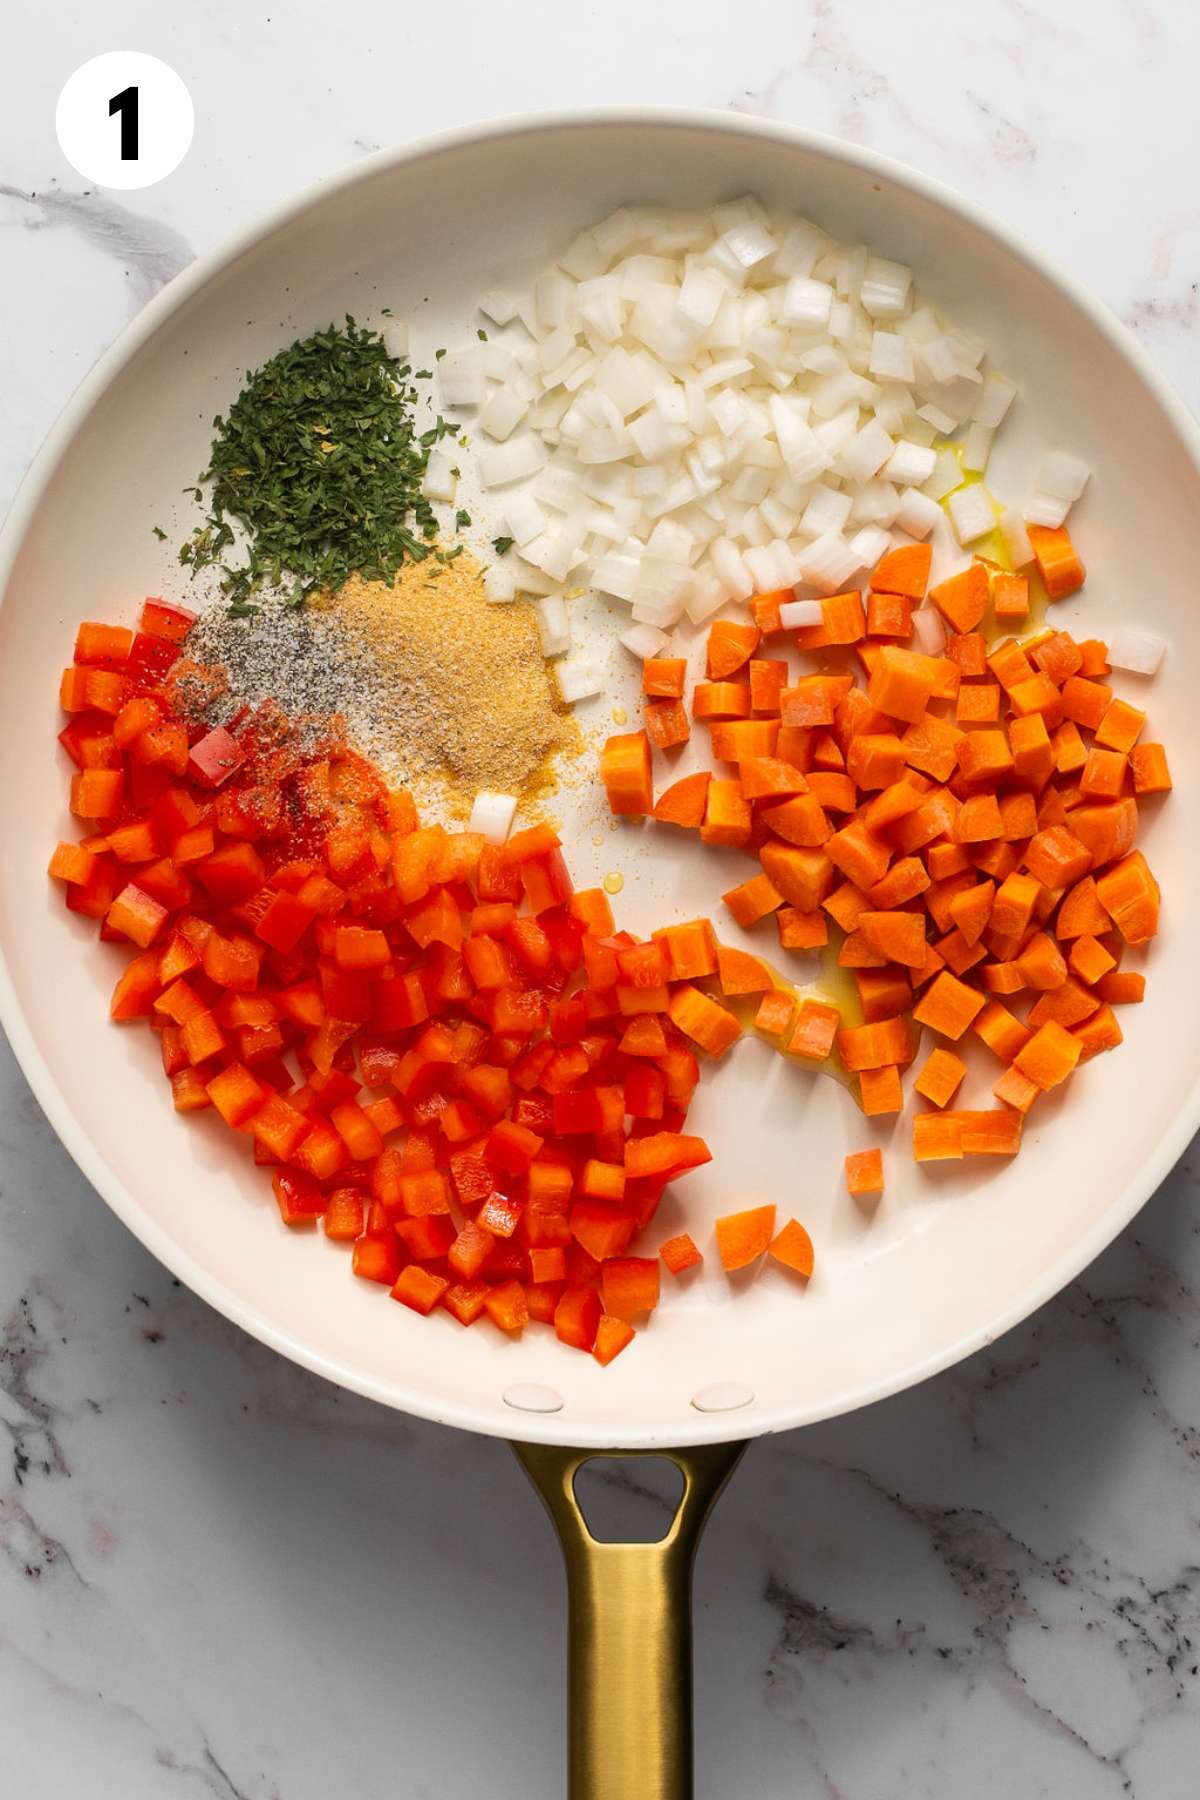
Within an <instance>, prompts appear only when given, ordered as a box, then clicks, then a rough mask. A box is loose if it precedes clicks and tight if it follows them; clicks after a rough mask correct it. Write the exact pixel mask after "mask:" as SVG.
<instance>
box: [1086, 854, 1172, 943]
mask: <svg viewBox="0 0 1200 1800" xmlns="http://www.w3.org/2000/svg"><path fill="white" fill-rule="evenodd" d="M1096 896H1097V899H1098V900H1099V902H1100V904H1101V906H1102V907H1103V908H1104V909H1105V911H1106V912H1107V913H1108V914H1109V916H1110V917H1111V919H1112V922H1113V924H1114V925H1115V926H1116V928H1117V930H1118V931H1119V932H1120V933H1121V936H1122V937H1123V938H1124V939H1125V942H1126V943H1127V944H1145V943H1147V942H1149V940H1150V939H1151V938H1152V937H1153V936H1154V935H1155V933H1156V932H1157V930H1158V915H1159V906H1160V895H1159V888H1158V883H1157V881H1155V879H1154V877H1153V875H1152V874H1151V873H1150V868H1149V865H1148V864H1147V862H1146V859H1145V857H1144V856H1143V855H1142V853H1141V851H1140V850H1135V851H1133V853H1132V854H1131V855H1129V856H1126V857H1125V858H1124V860H1123V861H1121V862H1119V863H1118V864H1117V865H1116V867H1115V868H1112V869H1106V870H1105V871H1104V873H1103V874H1102V875H1100V876H1098V877H1097V880H1096Z"/></svg>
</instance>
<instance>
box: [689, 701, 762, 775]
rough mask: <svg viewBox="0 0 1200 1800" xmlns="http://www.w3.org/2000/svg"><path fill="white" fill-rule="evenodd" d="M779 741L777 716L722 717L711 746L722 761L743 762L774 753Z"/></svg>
mask: <svg viewBox="0 0 1200 1800" xmlns="http://www.w3.org/2000/svg"><path fill="white" fill-rule="evenodd" d="M662 704H667V702H663V703H662ZM670 704H678V702H671V703H670ZM778 741H779V721H778V720H777V719H721V720H717V721H715V722H714V723H713V725H712V727H711V733H710V748H711V750H712V753H713V756H714V757H715V759H716V760H717V761H718V762H731V763H742V762H749V761H751V760H752V759H753V758H755V757H758V756H774V754H775V746H776V744H777V743H778Z"/></svg>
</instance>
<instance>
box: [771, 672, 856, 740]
mask: <svg viewBox="0 0 1200 1800" xmlns="http://www.w3.org/2000/svg"><path fill="white" fill-rule="evenodd" d="M853 684H854V677H853V676H852V675H802V676H801V677H800V680H799V681H797V682H796V684H795V686H794V687H786V688H784V690H783V692H782V693H781V694H780V696H779V712H780V717H781V719H782V720H783V723H784V724H785V725H789V726H802V727H804V728H805V729H812V728H813V727H814V726H825V725H832V724H833V722H834V717H835V714H836V712H837V707H838V703H839V701H841V699H842V698H843V697H844V695H845V694H846V693H847V692H848V691H849V689H850V688H851V687H852V686H853Z"/></svg>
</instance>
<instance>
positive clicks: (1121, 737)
mask: <svg viewBox="0 0 1200 1800" xmlns="http://www.w3.org/2000/svg"><path fill="white" fill-rule="evenodd" d="M1145 723H1146V715H1145V713H1144V712H1142V711H1141V709H1140V708H1139V707H1136V706H1130V704H1129V702H1128V701H1127V700H1122V699H1120V698H1119V697H1118V698H1117V699H1115V700H1113V702H1112V704H1111V705H1110V706H1109V707H1108V708H1107V710H1106V711H1105V714H1104V717H1103V718H1102V719H1101V721H1100V723H1099V725H1098V726H1097V727H1096V742H1097V744H1099V745H1100V746H1101V747H1102V748H1104V749H1106V750H1123V751H1125V752H1128V751H1130V750H1132V749H1133V747H1134V745H1135V744H1136V743H1137V741H1138V738H1139V737H1140V736H1141V733H1142V727H1143V726H1144V725H1145Z"/></svg>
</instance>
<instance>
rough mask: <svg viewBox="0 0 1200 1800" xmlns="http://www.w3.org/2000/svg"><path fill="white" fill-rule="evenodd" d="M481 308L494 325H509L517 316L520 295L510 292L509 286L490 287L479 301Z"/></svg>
mask: <svg viewBox="0 0 1200 1800" xmlns="http://www.w3.org/2000/svg"><path fill="white" fill-rule="evenodd" d="M477 304H478V307H479V310H480V312H481V313H483V315H484V317H485V318H488V319H490V320H491V321H492V324H493V325H508V324H510V323H511V321H512V320H513V319H515V318H516V316H517V307H518V305H519V304H520V299H519V296H518V295H516V294H511V293H509V291H508V289H507V288H490V289H489V290H488V292H487V293H486V294H481V295H480V296H479V300H478V302H477Z"/></svg>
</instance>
